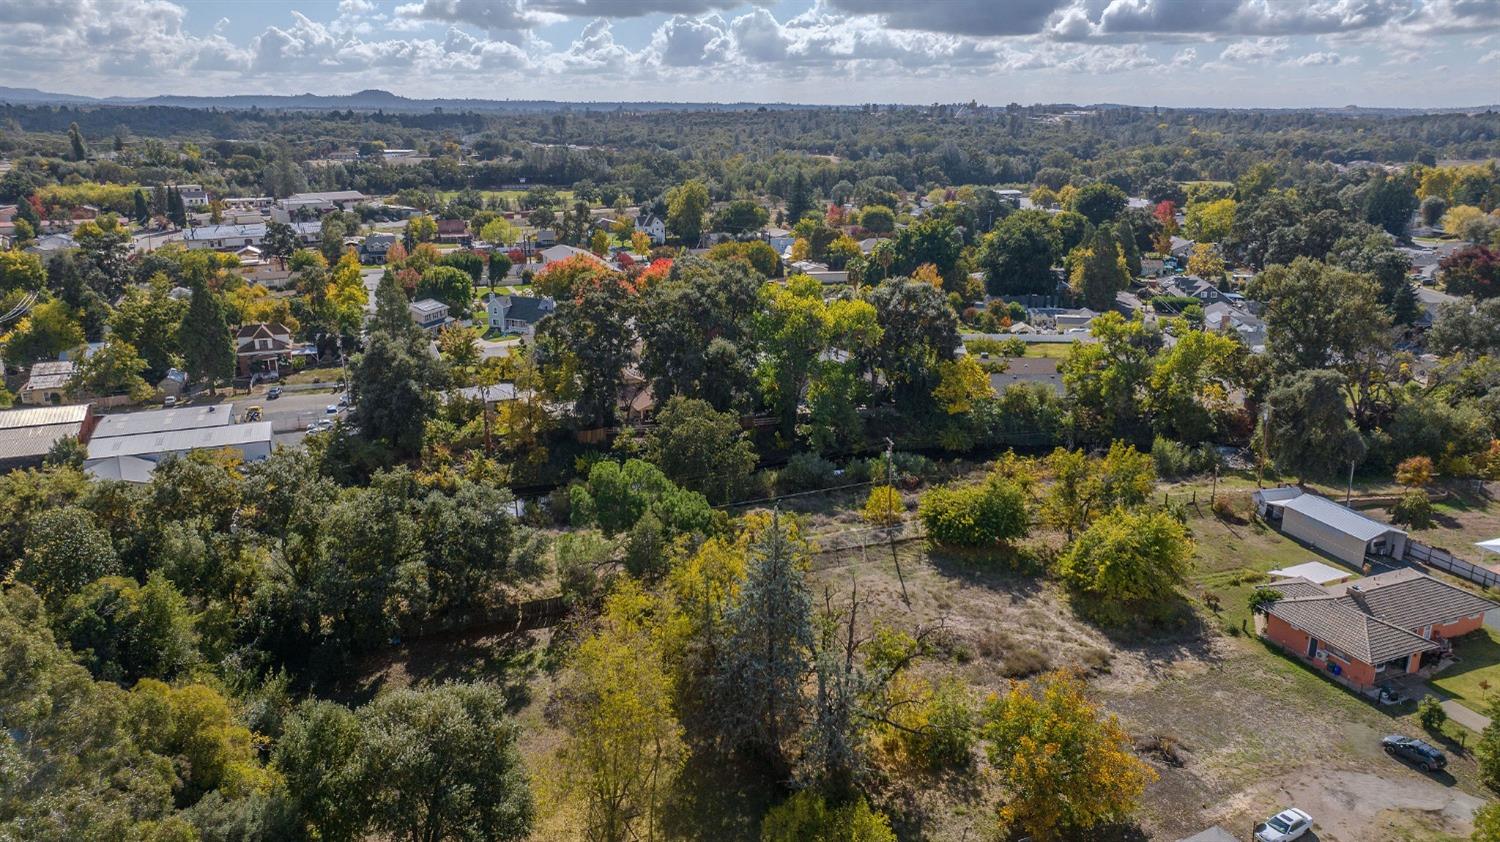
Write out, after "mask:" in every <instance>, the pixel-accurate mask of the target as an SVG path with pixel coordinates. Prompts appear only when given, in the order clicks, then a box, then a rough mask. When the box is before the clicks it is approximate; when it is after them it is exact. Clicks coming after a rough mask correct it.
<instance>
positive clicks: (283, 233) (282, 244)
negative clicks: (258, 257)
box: [265, 219, 297, 269]
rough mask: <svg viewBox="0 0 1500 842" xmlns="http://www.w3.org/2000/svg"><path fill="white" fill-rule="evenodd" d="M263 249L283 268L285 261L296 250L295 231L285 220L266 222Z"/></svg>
mask: <svg viewBox="0 0 1500 842" xmlns="http://www.w3.org/2000/svg"><path fill="white" fill-rule="evenodd" d="M265 249H266V254H268V255H270V256H271V257H274V258H276V261H277V262H278V263H279V264H280V265H281V268H283V269H285V268H286V262H287V261H288V260H290V259H291V257H292V254H293V253H294V252H296V251H297V232H296V231H295V230H293V229H292V226H290V225H288V224H286V223H285V222H278V221H276V220H274V219H273V220H271V221H270V222H267V223H266V241H265Z"/></svg>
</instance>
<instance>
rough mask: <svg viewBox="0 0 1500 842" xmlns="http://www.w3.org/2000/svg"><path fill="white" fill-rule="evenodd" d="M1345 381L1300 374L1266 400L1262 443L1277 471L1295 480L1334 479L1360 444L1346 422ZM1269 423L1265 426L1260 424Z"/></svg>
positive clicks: (1317, 372)
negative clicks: (1266, 406)
mask: <svg viewBox="0 0 1500 842" xmlns="http://www.w3.org/2000/svg"><path fill="white" fill-rule="evenodd" d="M1346 384H1347V381H1345V379H1344V376H1343V375H1341V374H1339V373H1338V372H1336V371H1330V370H1328V369H1309V370H1307V371H1299V372H1297V373H1296V374H1295V375H1292V376H1291V377H1290V378H1288V379H1287V380H1285V381H1284V382H1283V383H1282V384H1281V385H1280V386H1278V387H1277V388H1275V389H1273V390H1272V391H1271V393H1270V395H1269V396H1268V397H1267V403H1269V404H1270V407H1269V409H1268V410H1267V415H1268V419H1263V421H1262V425H1261V432H1260V437H1261V442H1262V446H1263V447H1264V449H1265V452H1266V453H1267V455H1269V456H1270V457H1271V459H1272V460H1273V461H1274V462H1275V463H1276V465H1277V467H1278V468H1280V469H1281V470H1283V471H1285V472H1287V473H1289V474H1294V475H1296V476H1297V477H1299V478H1300V477H1309V476H1318V477H1327V476H1336V475H1339V474H1340V473H1342V471H1343V470H1344V469H1346V468H1347V467H1348V465H1349V462H1350V461H1351V457H1355V460H1356V461H1357V457H1359V456H1362V455H1363V453H1364V445H1363V443H1361V442H1360V440H1359V432H1358V430H1356V429H1355V427H1354V422H1353V420H1352V419H1351V418H1350V417H1349V407H1348V404H1347V403H1346V402H1345V400H1344V394H1343V390H1344V388H1345V386H1346ZM1266 420H1269V424H1267V423H1265V422H1266Z"/></svg>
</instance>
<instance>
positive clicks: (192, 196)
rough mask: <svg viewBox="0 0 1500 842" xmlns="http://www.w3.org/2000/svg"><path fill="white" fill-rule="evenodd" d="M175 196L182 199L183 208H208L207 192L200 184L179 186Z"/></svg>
mask: <svg viewBox="0 0 1500 842" xmlns="http://www.w3.org/2000/svg"><path fill="white" fill-rule="evenodd" d="M177 195H179V196H181V197H182V206H183V207H185V208H206V207H208V201H209V200H208V191H207V190H204V189H203V186H202V185H200V184H179V185H177Z"/></svg>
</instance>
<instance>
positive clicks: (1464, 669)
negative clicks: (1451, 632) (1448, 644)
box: [1431, 626, 1500, 712]
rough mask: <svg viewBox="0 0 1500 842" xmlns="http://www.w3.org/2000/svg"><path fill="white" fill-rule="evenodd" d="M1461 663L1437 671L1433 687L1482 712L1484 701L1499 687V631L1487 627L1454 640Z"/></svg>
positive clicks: (1455, 653)
mask: <svg viewBox="0 0 1500 842" xmlns="http://www.w3.org/2000/svg"><path fill="white" fill-rule="evenodd" d="M1453 654H1454V655H1455V656H1456V657H1457V659H1458V662H1457V663H1455V664H1454V665H1453V666H1451V667H1448V668H1447V669H1445V670H1443V671H1442V672H1440V673H1438V675H1437V677H1436V678H1434V679H1432V681H1431V684H1432V686H1434V687H1436V688H1438V689H1439V690H1441V691H1443V692H1444V693H1447V694H1448V695H1450V696H1453V697H1454V698H1457V699H1459V700H1460V701H1462V702H1463V703H1464V705H1465V706H1466V707H1469V708H1472V709H1474V710H1478V711H1481V712H1482V711H1483V708H1484V705H1485V702H1486V701H1487V700H1488V698H1489V696H1490V695H1491V694H1492V693H1493V692H1494V691H1496V690H1500V634H1497V633H1496V632H1495V630H1494V629H1492V628H1489V627H1488V626H1486V627H1483V628H1481V629H1480V630H1479V631H1477V632H1474V633H1472V634H1466V635H1464V636H1463V637H1460V638H1457V639H1455V640H1454V641H1453Z"/></svg>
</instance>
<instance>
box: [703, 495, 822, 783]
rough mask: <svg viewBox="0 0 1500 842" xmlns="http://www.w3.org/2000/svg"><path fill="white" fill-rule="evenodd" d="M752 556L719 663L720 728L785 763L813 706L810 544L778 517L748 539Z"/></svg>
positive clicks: (740, 742)
mask: <svg viewBox="0 0 1500 842" xmlns="http://www.w3.org/2000/svg"><path fill="white" fill-rule="evenodd" d="M749 562H750V563H749V567H748V569H747V571H746V576H745V584H744V587H742V588H741V589H740V595H739V600H738V601H737V602H736V603H735V605H734V606H733V607H732V608H731V609H730V611H729V615H728V618H727V620H728V622H727V625H728V626H729V628H730V629H731V631H730V635H729V640H728V641H727V643H726V645H725V646H724V649H723V655H722V657H721V659H720V661H719V663H718V664H717V665H716V667H715V675H714V695H715V697H716V699H717V706H718V709H719V711H720V715H721V716H722V717H723V718H722V720H721V722H720V733H721V734H722V735H723V736H724V737H725V739H727V740H728V741H729V743H730V745H732V746H734V747H738V748H745V749H748V750H750V751H752V752H754V753H757V754H759V755H761V756H762V757H764V758H765V759H767V760H769V761H770V762H771V763H773V764H774V765H776V766H778V767H779V768H780V769H782V770H785V769H787V768H789V764H788V763H787V757H786V754H785V749H786V745H787V741H788V740H789V739H790V738H791V737H793V736H794V735H795V734H796V733H797V731H798V730H799V728H800V727H801V725H802V722H803V721H804V720H805V719H806V717H807V713H808V711H807V707H808V705H807V700H806V698H805V697H804V696H803V695H802V687H803V684H804V683H805V682H806V680H807V677H808V674H809V671H810V669H811V663H812V652H813V627H812V594H811V593H810V592H809V591H808V589H807V582H806V580H805V579H804V578H803V568H804V567H805V566H806V563H807V559H806V555H805V548H804V547H802V546H800V544H799V542H798V541H797V539H795V538H794V537H793V536H792V535H791V534H790V531H789V529H788V527H787V524H785V523H784V522H783V521H782V520H781V518H780V517H779V516H773V517H772V520H771V523H770V524H769V525H768V526H767V527H765V528H764V529H762V530H761V533H760V534H759V535H758V536H756V539H755V541H754V542H753V543H752V544H751V546H750V560H749Z"/></svg>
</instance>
